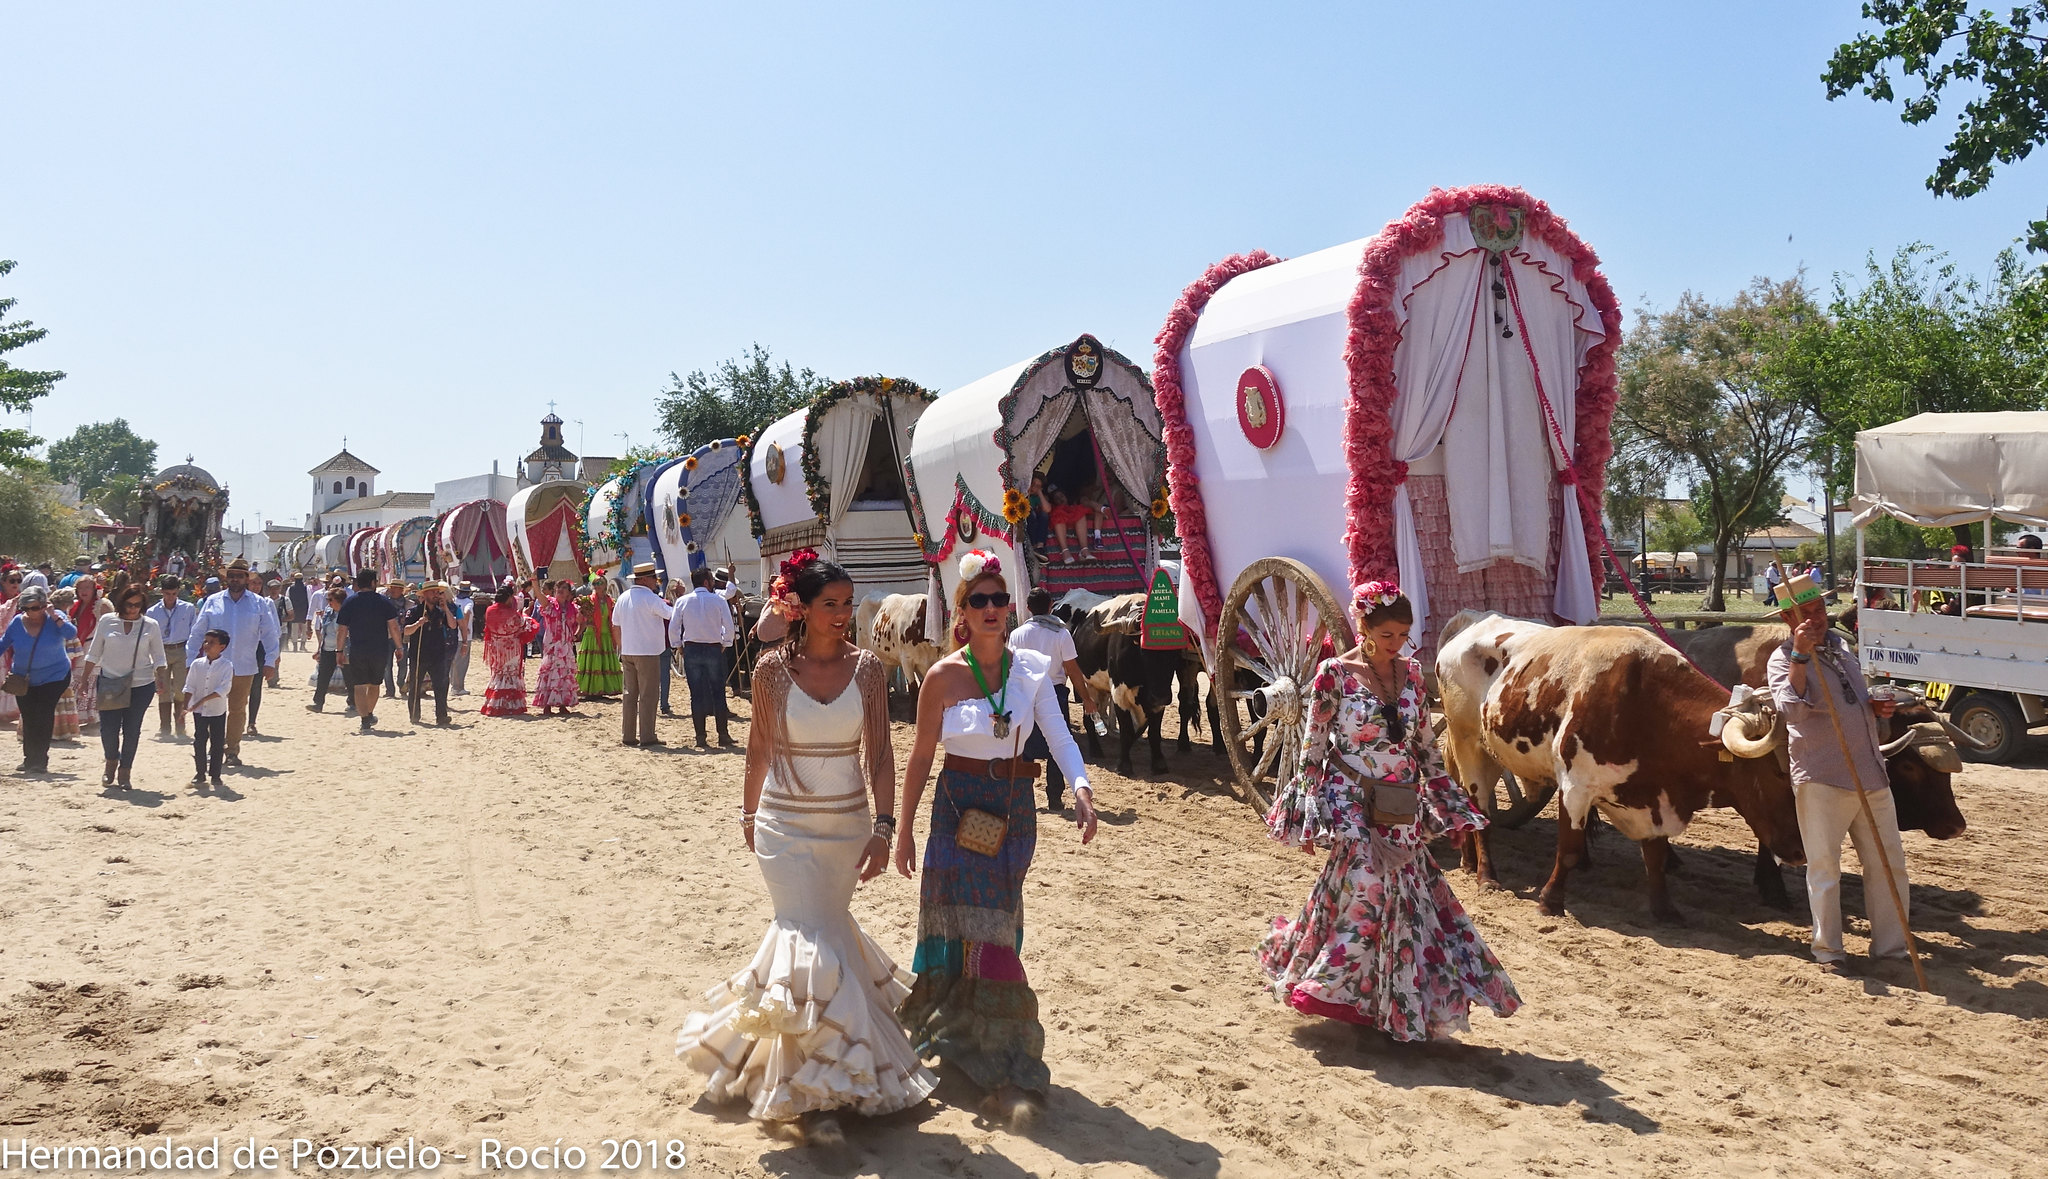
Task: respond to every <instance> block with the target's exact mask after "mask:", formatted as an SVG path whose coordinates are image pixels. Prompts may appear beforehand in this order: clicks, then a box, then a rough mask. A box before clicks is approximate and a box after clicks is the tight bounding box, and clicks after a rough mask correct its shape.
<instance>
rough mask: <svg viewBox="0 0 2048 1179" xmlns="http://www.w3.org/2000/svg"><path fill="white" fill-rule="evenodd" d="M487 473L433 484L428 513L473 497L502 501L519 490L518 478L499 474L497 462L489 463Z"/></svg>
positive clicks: (437, 511) (508, 498)
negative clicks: (432, 494)
mask: <svg viewBox="0 0 2048 1179" xmlns="http://www.w3.org/2000/svg"><path fill="white" fill-rule="evenodd" d="M491 467H492V470H491V473H490V474H488V475H471V476H469V477H467V478H464V479H444V480H442V481H441V482H439V483H436V484H434V505H433V509H432V511H431V512H430V513H429V514H430V515H434V516H438V515H440V514H441V513H442V512H445V511H447V510H448V509H450V508H453V507H456V506H458V505H461V504H466V503H468V502H469V501H471V500H474V499H494V500H497V501H498V502H499V503H504V502H506V501H507V500H510V499H511V498H512V493H513V492H515V491H517V490H519V480H518V479H516V478H514V477H513V476H511V475H500V474H498V472H497V469H496V468H497V463H496V462H495V461H494V462H493V463H492V464H491Z"/></svg>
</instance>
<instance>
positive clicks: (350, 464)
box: [306, 446, 382, 535]
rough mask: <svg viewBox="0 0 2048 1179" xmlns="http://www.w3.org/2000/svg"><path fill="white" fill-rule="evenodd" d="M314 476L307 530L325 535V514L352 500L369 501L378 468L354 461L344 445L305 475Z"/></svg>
mask: <svg viewBox="0 0 2048 1179" xmlns="http://www.w3.org/2000/svg"><path fill="white" fill-rule="evenodd" d="M306 473H307V474H308V475H311V476H312V477H313V510H312V511H311V512H308V513H307V514H306V531H308V532H311V533H314V534H316V535H326V534H327V533H328V532H329V531H331V530H330V529H327V528H323V527H322V526H321V519H322V517H324V516H325V515H326V514H327V513H328V512H330V511H332V510H333V509H335V508H337V507H340V506H341V505H343V504H346V503H349V502H350V501H352V500H359V499H368V498H369V497H370V496H371V495H372V494H373V493H374V490H375V489H374V488H373V487H372V484H374V483H375V482H376V480H377V476H378V475H380V474H382V472H380V471H379V470H377V468H375V467H373V466H371V465H370V464H368V463H366V462H364V461H363V460H361V459H359V458H357V457H356V456H354V455H352V454H350V453H349V452H348V447H346V446H343V447H342V448H341V453H340V454H337V455H335V456H334V457H333V458H331V459H328V460H327V461H326V462H324V463H321V464H320V465H319V466H317V467H314V468H313V469H312V470H310V471H308V472H306Z"/></svg>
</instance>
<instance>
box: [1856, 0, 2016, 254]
mask: <svg viewBox="0 0 2048 1179" xmlns="http://www.w3.org/2000/svg"><path fill="white" fill-rule="evenodd" d="M1969 7H1970V6H1969V0H1870V2H1868V3H1866V4H1864V5H1863V18H1864V19H1865V20H1874V21H1876V22H1878V24H1879V25H1881V26H1882V29H1881V30H1880V31H1878V32H1872V33H1864V34H1863V35H1862V36H1859V37H1857V38H1856V39H1855V40H1853V41H1850V42H1848V43H1847V44H1845V45H1842V46H1840V47H1839V48H1837V49H1836V50H1835V53H1834V56H1833V57H1831V58H1829V59H1828V69H1827V72H1826V73H1825V74H1822V75H1821V80H1822V81H1823V82H1825V83H1827V88H1828V98H1829V99H1830V100H1832V99H1836V98H1840V97H1841V96H1843V95H1844V94H1847V93H1849V92H1850V91H1851V90H1855V89H1859V88H1860V89H1861V90H1862V91H1863V93H1864V94H1865V95H1867V96H1868V97H1869V98H1870V99H1871V101H1873V102H1893V101H1896V100H1897V98H1898V95H1897V93H1896V92H1895V91H1894V90H1893V88H1892V68H1893V66H1894V64H1896V66H1897V69H1898V71H1899V74H1900V76H1901V77H1905V78H1914V79H1917V80H1918V81H1919V85H1920V92H1919V93H1918V94H1917V95H1915V96H1914V97H1912V98H1911V99H1908V100H1907V101H1906V103H1905V105H1904V106H1903V107H1902V108H1901V109H1900V111H1899V118H1900V119H1901V120H1903V121H1904V122H1906V123H1909V124H1913V125H1915V126H1917V125H1919V124H1921V123H1925V122H1926V121H1927V120H1929V119H1931V118H1933V117H1934V116H1935V115H1936V114H1938V113H1939V112H1940V110H1941V102H1942V98H1943V96H1944V92H1946V91H1947V90H1948V87H1949V86H1950V84H1952V83H1953V84H1956V86H1957V89H1959V90H1962V91H1964V92H1966V93H1968V94H1970V95H1971V96H1972V97H1971V98H1970V99H1969V101H1967V102H1965V103H1964V104H1963V109H1962V111H1961V113H1960V114H1959V115H1957V117H1956V133H1955V136H1954V138H1952V139H1950V140H1949V141H1948V146H1947V147H1946V148H1945V149H1944V150H1943V154H1942V157H1941V159H1940V161H1939V162H1937V163H1936V164H1935V167H1934V174H1933V175H1932V176H1929V177H1928V178H1927V187H1928V189H1929V190H1931V191H1933V192H1934V193H1935V194H1936V195H1938V196H1953V197H1967V196H1974V195H1975V194H1977V193H1980V192H1982V191H1984V188H1985V186H1986V185H1989V184H1990V183H1991V177H1992V174H1993V173H1994V172H1995V171H1996V170H1997V167H1998V165H2000V164H2012V163H2017V162H2019V161H2020V160H2024V159H2026V158H2027V155H2028V154H2029V153H2030V152H2032V151H2033V150H2034V148H2035V147H2037V146H2039V145H2040V143H2041V142H2042V140H2043V139H2048V36H2044V34H2048V0H2031V2H2030V3H2026V4H2016V5H2014V6H2013V7H2012V8H2011V9H2009V10H2008V11H2007V13H2006V17H2005V19H2004V20H2003V21H2001V20H1999V19H1998V16H1997V14H1996V13H1994V12H1992V11H1991V10H1990V9H1988V8H1984V9H1979V10H1978V11H1976V12H1974V13H1973V12H1971V11H1970V10H1969ZM2027 248H2028V249H2030V250H2042V251H2048V217H2044V218H2042V219H2041V220H2038V221H2034V222H2032V223H2030V224H2029V225H2028V226H2027Z"/></svg>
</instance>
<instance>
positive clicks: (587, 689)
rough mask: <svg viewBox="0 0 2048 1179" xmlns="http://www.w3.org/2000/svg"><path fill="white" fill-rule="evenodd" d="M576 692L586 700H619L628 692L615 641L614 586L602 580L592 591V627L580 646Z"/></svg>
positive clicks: (587, 631)
mask: <svg viewBox="0 0 2048 1179" xmlns="http://www.w3.org/2000/svg"><path fill="white" fill-rule="evenodd" d="M576 688H577V690H578V691H580V692H582V693H583V694H584V695H585V696H616V695H618V694H619V693H620V692H621V691H623V690H624V689H625V679H624V675H623V673H622V672H621V671H620V668H619V645H618V643H616V642H614V641H613V640H612V583H611V579H610V578H608V577H599V578H597V579H595V580H594V581H593V582H592V583H591V587H590V625H588V626H586V627H584V628H583V638H582V640H581V641H580V642H578V643H577V644H576Z"/></svg>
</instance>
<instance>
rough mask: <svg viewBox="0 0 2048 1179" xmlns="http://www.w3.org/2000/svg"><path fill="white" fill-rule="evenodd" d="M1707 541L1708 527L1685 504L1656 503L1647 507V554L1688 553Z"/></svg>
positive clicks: (1664, 501)
mask: <svg viewBox="0 0 2048 1179" xmlns="http://www.w3.org/2000/svg"><path fill="white" fill-rule="evenodd" d="M1708 539H1709V536H1708V533H1707V526H1706V525H1704V524H1702V523H1700V518H1699V514H1698V513H1696V512H1694V511H1693V510H1692V508H1691V507H1690V506H1688V505H1686V504H1679V503H1672V502H1670V501H1669V500H1658V501H1657V502H1656V503H1653V504H1651V505H1650V551H1651V552H1653V553H1689V552H1692V551H1693V550H1694V549H1696V548H1698V547H1699V546H1701V545H1703V544H1705V543H1706V542H1707V541H1708Z"/></svg>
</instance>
